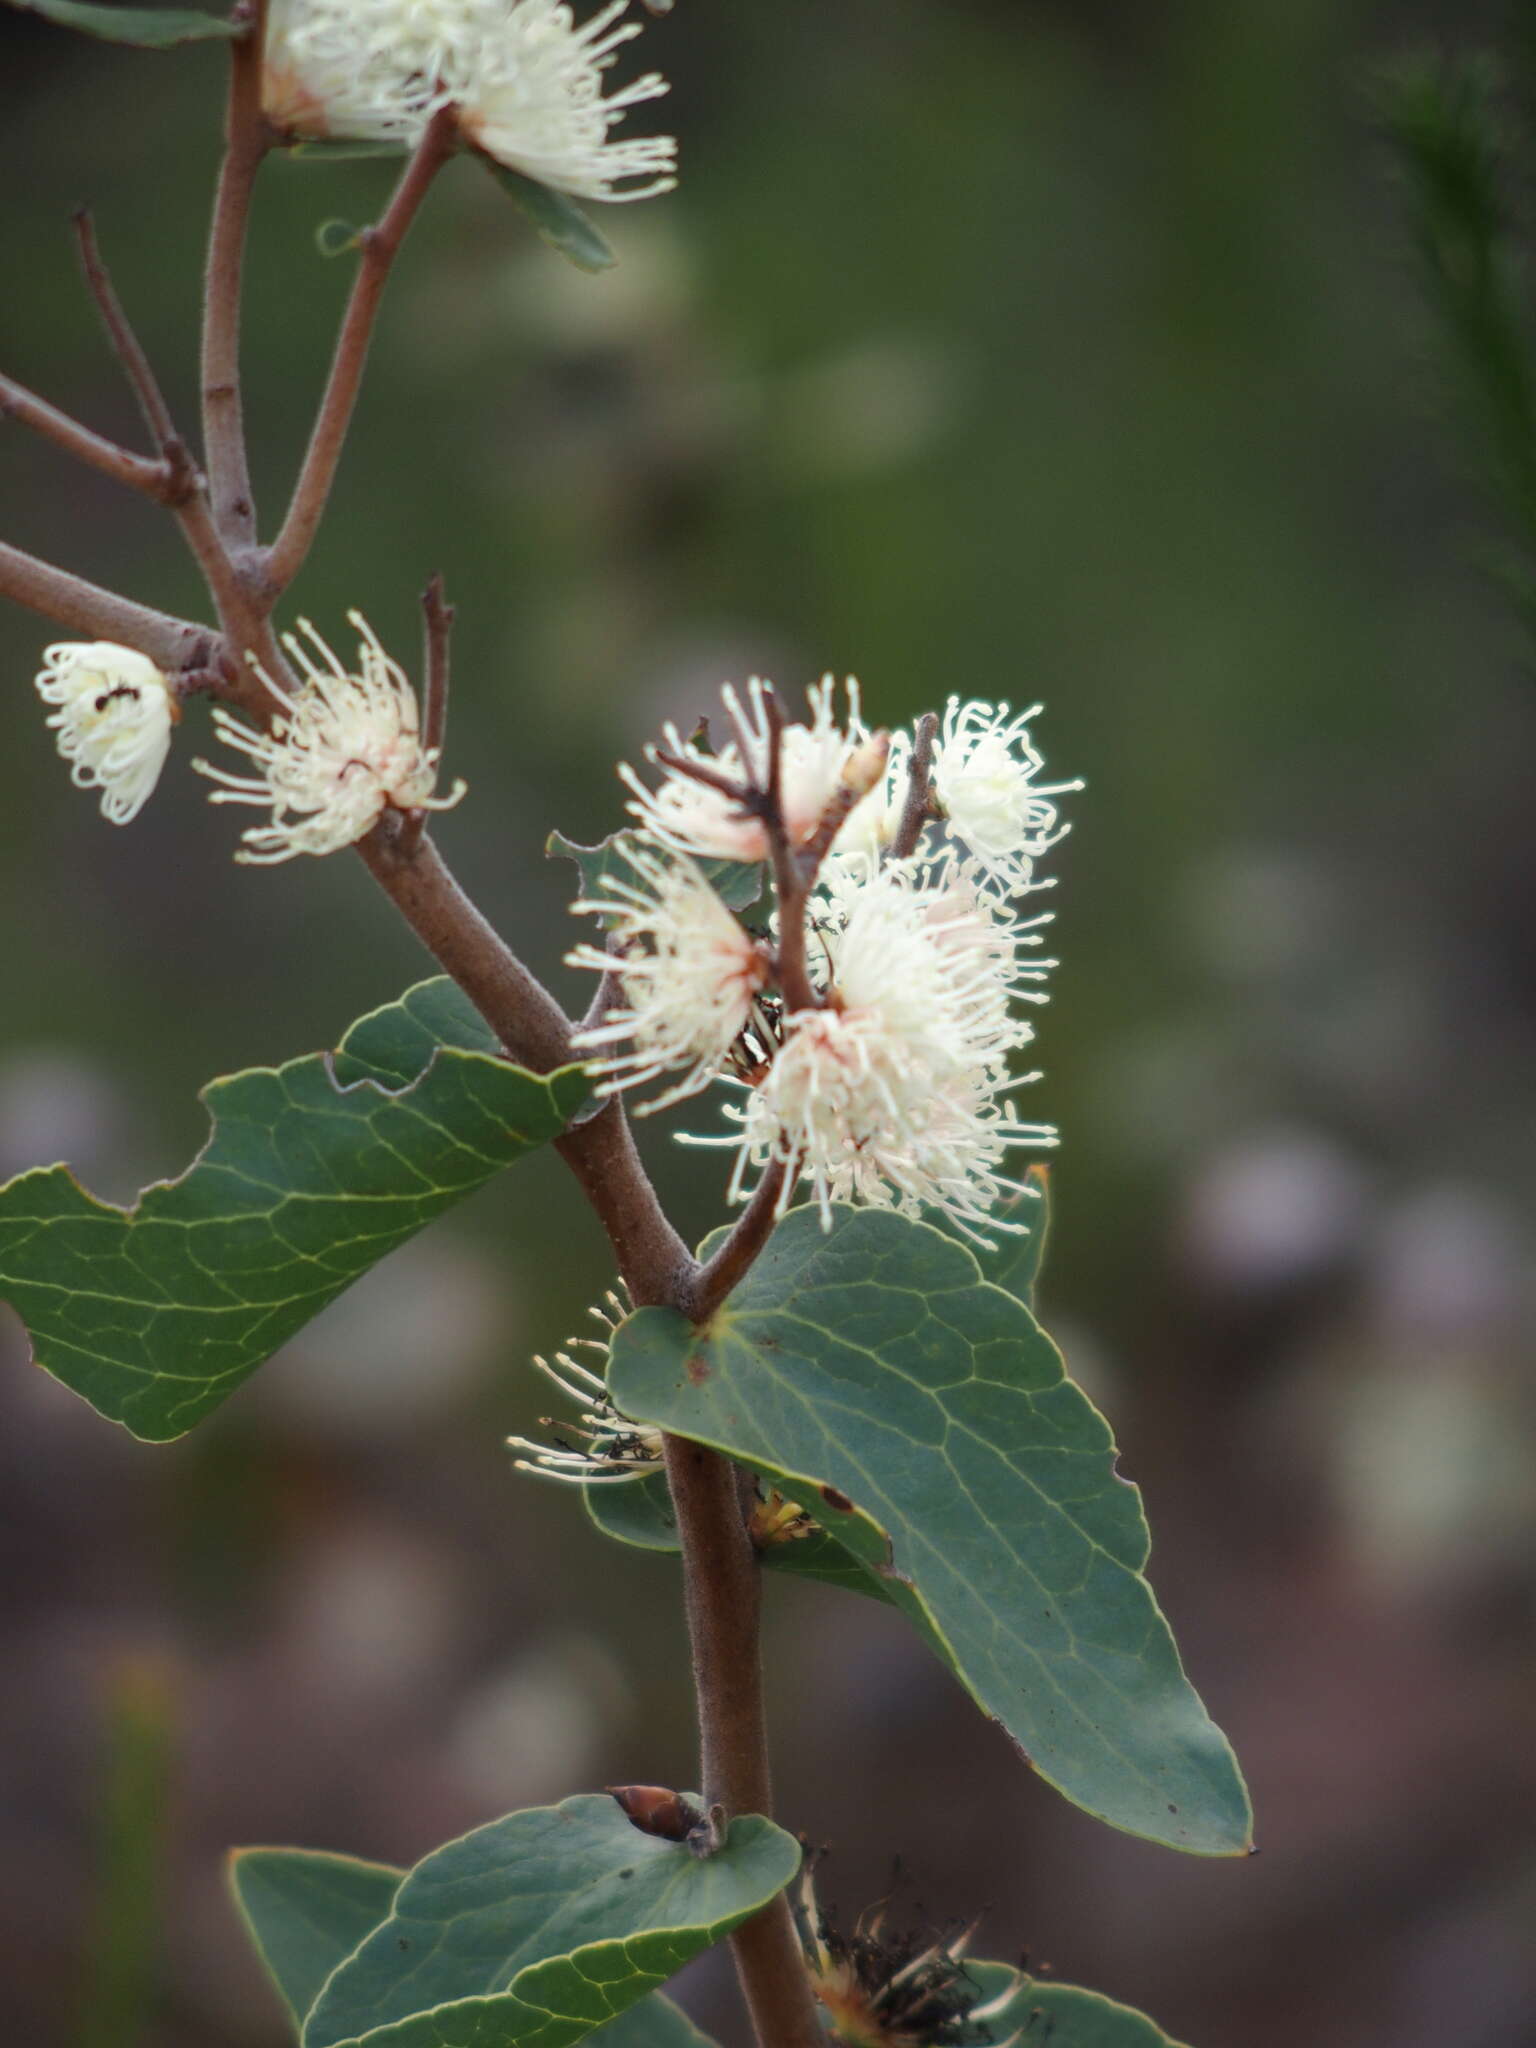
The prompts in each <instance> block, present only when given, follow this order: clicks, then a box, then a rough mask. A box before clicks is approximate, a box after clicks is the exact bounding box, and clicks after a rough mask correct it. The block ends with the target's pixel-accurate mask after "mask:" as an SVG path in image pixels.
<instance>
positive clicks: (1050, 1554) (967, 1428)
mask: <svg viewBox="0 0 1536 2048" xmlns="http://www.w3.org/2000/svg"><path fill="white" fill-rule="evenodd" d="M608 1386H609V1390H610V1393H611V1395H612V1398H613V1400H614V1402H615V1404H616V1405H617V1407H618V1408H619V1410H620V1412H621V1413H623V1414H625V1415H629V1416H634V1417H637V1418H641V1419H643V1420H644V1421H646V1422H648V1423H653V1424H656V1425H659V1426H660V1427H662V1428H664V1429H669V1430H674V1431H676V1432H677V1433H678V1434H680V1435H682V1436H686V1437H691V1438H694V1439H695V1440H697V1441H699V1442H702V1443H708V1444H713V1445H715V1446H716V1447H718V1448H719V1449H721V1450H724V1451H727V1452H728V1453H730V1455H731V1456H733V1457H735V1458H738V1459H740V1460H741V1461H742V1462H743V1463H745V1464H747V1465H749V1466H750V1467H751V1468H752V1469H753V1470H754V1471H756V1472H758V1473H760V1474H761V1475H762V1476H763V1477H765V1478H766V1479H768V1480H769V1482H770V1483H771V1484H773V1485H775V1486H777V1487H778V1488H779V1489H780V1491H781V1492H783V1493H785V1494H786V1495H788V1496H789V1497H790V1498H791V1499H794V1500H798V1501H802V1502H804V1503H805V1504H806V1505H807V1506H808V1507H810V1508H811V1509H812V1511H813V1513H815V1515H816V1517H817V1519H818V1520H819V1521H822V1522H823V1523H825V1524H826V1525H827V1526H829V1527H830V1528H831V1529H832V1530H833V1531H834V1533H835V1534H836V1536H837V1539H838V1541H839V1542H841V1543H842V1544H843V1545H844V1546H845V1547H846V1548H847V1549H848V1550H849V1551H851V1552H852V1553H853V1554H854V1555H855V1556H856V1557H858V1558H859V1559H860V1561H861V1562H862V1563H863V1564H864V1566H865V1568H866V1569H868V1570H870V1571H873V1572H875V1573H877V1574H878V1575H879V1576H880V1577H881V1578H882V1579H883V1580H884V1582H885V1584H886V1586H887V1587H888V1589H889V1591H890V1594H891V1597H892V1599H893V1600H894V1601H895V1603H896V1605H898V1606H899V1607H900V1608H901V1609H902V1610H903V1612H904V1613H906V1614H908V1615H909V1616H910V1617H911V1618H912V1619H913V1620H914V1621H915V1622H916V1623H917V1624H918V1625H919V1627H920V1628H921V1629H922V1630H923V1632H924V1633H925V1634H926V1635H927V1636H928V1638H929V1640H930V1641H931V1642H934V1643H935V1644H936V1645H937V1646H938V1647H940V1649H941V1651H942V1652H943V1653H944V1654H945V1655H946V1656H947V1659H948V1661H950V1663H951V1664H952V1665H953V1667H954V1668H955V1669H956V1670H957V1671H958V1672H959V1673H960V1675H961V1677H962V1678H963V1680H964V1683H965V1684H966V1686H967V1688H968V1689H969V1690H970V1692H971V1693H972V1695H973V1696H974V1697H975V1699H976V1700H977V1701H978V1703H979V1704H980V1705H981V1706H982V1707H983V1708H985V1710H986V1711H987V1712H988V1713H990V1714H992V1715H994V1716H995V1717H996V1718H997V1719H998V1720H999V1721H1000V1722H1001V1723H1002V1724H1003V1726H1004V1727H1005V1728H1006V1729H1007V1730H1008V1731H1009V1733H1010V1734H1011V1735H1013V1737H1014V1738H1015V1740H1016V1741H1017V1742H1018V1743H1019V1744H1020V1745H1021V1747H1023V1749H1024V1750H1025V1752H1026V1754H1027V1755H1028V1756H1029V1757H1030V1759H1031V1761H1032V1762H1033V1763H1034V1766H1035V1768H1036V1769H1037V1770H1038V1771H1039V1772H1040V1774H1041V1776H1042V1777H1044V1778H1046V1779H1048V1780H1049V1781H1050V1782H1051V1783H1052V1784H1054V1785H1056V1786H1057V1787H1058V1789H1059V1790H1061V1791H1062V1792H1064V1793H1065V1794H1066V1796H1067V1797H1068V1798H1069V1799H1072V1800H1074V1801H1075V1802H1076V1803H1077V1804H1078V1805H1080V1806H1082V1807H1084V1808H1086V1809H1087V1811H1089V1812H1090V1813H1095V1814H1097V1815H1099V1816H1100V1817H1101V1818H1102V1819H1104V1820H1107V1821H1109V1822H1110V1823H1111V1824H1112V1825H1114V1826H1116V1827H1120V1828H1124V1829H1126V1830H1127V1831H1128V1832H1130V1833H1132V1834H1139V1835H1144V1836H1146V1837H1148V1838H1149V1839H1150V1840H1153V1841H1158V1842H1165V1843H1167V1844H1168V1845H1169V1846H1170V1847H1173V1848H1178V1849H1188V1850H1192V1851H1195V1852H1197V1853H1199V1854H1203V1855H1240V1854H1243V1853H1244V1852H1245V1851H1246V1850H1247V1849H1248V1848H1249V1811H1248V1800H1247V1794H1246V1792H1245V1790H1244V1787H1243V1782H1242V1778H1241V1775H1240V1773H1239V1771H1238V1768H1237V1764H1236V1760H1235V1759H1234V1757H1233V1755H1232V1752H1231V1750H1230V1749H1229V1747H1228V1746H1227V1743H1226V1741H1225V1739H1224V1737H1223V1736H1222V1735H1221V1733H1220V1732H1219V1730H1218V1729H1217V1728H1216V1727H1215V1726H1214V1725H1213V1723H1212V1722H1211V1720H1210V1718H1209V1716H1208V1715H1207V1714H1206V1711H1205V1709H1204V1707H1203V1706H1202V1705H1201V1703H1200V1700H1199V1698H1198V1697H1197V1695H1196V1694H1195V1692H1194V1690H1193V1688H1192V1687H1191V1686H1190V1684H1189V1681H1188V1680H1187V1679H1186V1678H1185V1676H1184V1672H1183V1670H1182V1668H1181V1667H1180V1664H1179V1659H1178V1652H1177V1651H1176V1650H1175V1648H1174V1644H1173V1638H1172V1636H1171V1635H1170V1633H1169V1630H1168V1626H1167V1623H1166V1622H1165V1620H1164V1619H1163V1616H1162V1613H1161V1611H1160V1610H1159V1608H1158V1605H1157V1602H1156V1600H1155V1598H1154V1597H1153V1593H1152V1589H1151V1587H1150V1586H1149V1585H1148V1584H1147V1582H1146V1580H1145V1578H1143V1577H1142V1568H1143V1566H1144V1565H1145V1563H1146V1560H1147V1552H1148V1549H1149V1544H1150V1539H1149V1537H1148V1534H1147V1525H1146V1522H1145V1520H1144V1518H1143V1516H1142V1512H1141V1498H1140V1495H1139V1494H1138V1492H1137V1490H1136V1488H1135V1487H1133V1486H1130V1485H1128V1484H1127V1483H1126V1482H1124V1481H1123V1480H1121V1479H1120V1478H1119V1477H1118V1475H1117V1474H1116V1471H1115V1449H1114V1444H1113V1441H1112V1439H1111V1436H1110V1432H1109V1427H1108V1425H1107V1424H1106V1422H1105V1421H1104V1419H1103V1417H1102V1416H1101V1415H1099V1413H1098V1412H1097V1410H1096V1409H1095V1408H1094V1407H1093V1405H1092V1403H1091V1402H1090V1401H1089V1400H1088V1399H1087V1397H1086V1396H1085V1395H1084V1394H1083V1393H1082V1392H1081V1390H1080V1389H1079V1388H1077V1387H1075V1386H1074V1385H1073V1384H1072V1382H1071V1381H1070V1380H1069V1379H1068V1378H1067V1377H1066V1373H1065V1370H1064V1368H1063V1366H1062V1362H1061V1357H1060V1354H1059V1353H1058V1352H1057V1350H1056V1347H1055V1346H1054V1345H1053V1344H1052V1343H1051V1341H1050V1339H1049V1338H1048V1337H1047V1336H1046V1335H1045V1333H1044V1332H1043V1331H1042V1330H1041V1329H1040V1326H1039V1325H1038V1323H1036V1321H1035V1319H1034V1317H1033V1316H1032V1315H1031V1314H1030V1312H1029V1310H1028V1309H1027V1308H1026V1307H1025V1306H1024V1304H1023V1303H1022V1302H1020V1301H1018V1300H1017V1299H1016V1298H1015V1297H1014V1296H1012V1295H1010V1294H1008V1293H1006V1292H1005V1291H1004V1290H1003V1289H1002V1288H1000V1287H995V1286H993V1285H991V1284H990V1283H988V1282H985V1281H984V1280H983V1279H982V1277H981V1274H980V1270H979V1268H978V1267H977V1264H976V1260H975V1258H974V1257H973V1256H972V1255H971V1253H970V1252H969V1251H968V1250H967V1249H966V1248H965V1247H964V1246H963V1245H961V1244H958V1243H957V1242H955V1241H954V1240H953V1239H950V1238H948V1237H946V1236H944V1235H943V1234H942V1233H941V1232H939V1231H937V1230H934V1229H933V1228H932V1227H931V1226H930V1225H928V1224H924V1223H914V1222H909V1221H908V1220H907V1219H906V1218H904V1217H901V1216H897V1215H895V1214H893V1213H891V1212H889V1211H883V1210H852V1209H840V1210H835V1211H834V1215H833V1226H832V1229H831V1230H830V1231H829V1232H827V1233H825V1234H824V1233H823V1232H822V1230H821V1228H820V1220H819V1217H818V1215H817V1212H816V1211H815V1209H813V1208H806V1209H799V1210H795V1211H792V1212H791V1213H790V1214H789V1215H788V1216H786V1217H785V1219H784V1221H783V1222H782V1223H781V1224H780V1225H779V1227H778V1229H777V1230H776V1231H775V1232H774V1235H773V1237H772V1238H771V1239H770V1240H769V1243H768V1246H767V1248H766V1249H765V1251H764V1252H763V1254H762V1256H761V1257H760V1258H759V1260H758V1262H757V1264H756V1265H755V1266H754V1267H753V1269H752V1271H751V1272H750V1273H749V1274H748V1276H747V1278H746V1280H745V1281H744V1282H743V1283H742V1285H741V1286H740V1287H739V1288H738V1289H737V1290H736V1292H735V1293H734V1294H733V1295H732V1296H731V1297H730V1299H729V1300H728V1301H727V1302H726V1303H725V1304H724V1306H723V1307H722V1308H721V1309H720V1310H719V1311H718V1312H717V1313H716V1315H715V1316H714V1317H713V1318H712V1320H711V1322H710V1323H709V1325H707V1326H706V1328H705V1329H703V1330H702V1331H696V1330H695V1329H694V1328H693V1327H692V1325H691V1324H689V1323H688V1321H687V1320H686V1319H685V1318H684V1317H683V1316H680V1315H678V1314H677V1313H676V1312H675V1311H673V1310H670V1309H641V1310H640V1311H639V1312H638V1313H637V1314H635V1315H633V1316H631V1317H630V1318H629V1320H628V1321H627V1322H626V1323H624V1324H623V1325H622V1326H621V1327H620V1329H619V1331H618V1332H617V1334H616V1336H615V1338H614V1342H613V1349H612V1355H611V1358H610V1362H609V1368H608Z"/></svg>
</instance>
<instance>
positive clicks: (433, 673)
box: [398, 576, 454, 858]
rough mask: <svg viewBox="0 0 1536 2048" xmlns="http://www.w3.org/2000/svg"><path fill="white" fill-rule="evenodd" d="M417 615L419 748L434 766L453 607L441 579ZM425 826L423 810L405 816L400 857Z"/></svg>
mask: <svg viewBox="0 0 1536 2048" xmlns="http://www.w3.org/2000/svg"><path fill="white" fill-rule="evenodd" d="M421 612H422V625H423V640H424V643H425V645H424V657H423V662H422V668H423V672H424V682H423V686H422V710H421V744H422V748H423V751H424V752H425V753H426V754H427V756H428V758H429V759H430V760H432V761H433V762H434V763H435V762H436V761H437V760H439V759H440V758H441V756H442V751H443V741H444V738H445V736H446V734H447V730H448V659H449V642H450V640H451V639H452V636H453V620H454V610H453V606H452V605H451V604H449V603H448V602H447V600H446V599H445V598H444V596H443V579H442V577H441V576H433V577H432V578H431V579H430V580H429V582H428V584H427V587H426V589H425V590H424V591H423V592H422V593H421ZM426 825H427V812H426V810H425V808H423V809H421V810H415V811H408V812H407V813H406V816H405V822H404V823H403V824H402V825H401V827H400V836H399V842H398V843H399V847H400V851H401V853H402V854H404V855H405V856H406V857H407V858H408V857H409V856H410V855H411V854H413V853H414V852H415V850H416V848H417V847H418V846H419V845H420V844H421V835H422V833H423V832H424V831H425V830H426Z"/></svg>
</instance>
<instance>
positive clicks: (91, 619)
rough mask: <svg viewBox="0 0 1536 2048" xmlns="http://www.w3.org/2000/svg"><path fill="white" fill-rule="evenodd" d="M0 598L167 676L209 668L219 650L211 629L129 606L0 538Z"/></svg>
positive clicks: (127, 601)
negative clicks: (112, 644) (109, 644)
mask: <svg viewBox="0 0 1536 2048" xmlns="http://www.w3.org/2000/svg"><path fill="white" fill-rule="evenodd" d="M0 597H8V598H11V599H13V600H14V601H15V602H16V603H17V604H20V605H25V606H26V608H27V609H28V611H34V612H41V613H42V614H43V616H44V618H48V619H53V620H55V621H56V622H57V623H58V624H59V625H61V626H67V627H69V628H70V630H71V631H72V632H76V633H88V634H90V635H91V637H92V638H93V639H96V640H115V641H116V642H117V643H118V644H119V646H122V647H132V648H135V649H136V650H137V651H138V652H139V653H140V654H146V655H148V657H149V659H150V660H151V661H152V662H153V663H154V664H155V666H156V667H157V668H160V669H163V670H164V671H165V672H166V674H167V675H174V674H175V673H176V672H177V671H178V670H181V669H204V668H211V667H215V666H217V661H218V656H219V653H220V651H221V648H222V642H221V640H220V637H219V635H218V634H217V633H216V632H214V631H213V630H212V628H211V627H208V626H199V625H195V624H194V623H193V622H192V620H190V619H178V618H176V617H175V616H174V615H173V614H172V613H170V612H159V611H155V610H154V609H153V608H152V607H151V606H149V605H147V604H135V603H134V601H133V600H132V598H128V597H119V596H117V594H116V593H115V592H114V591H111V590H103V589H102V588H101V586H100V584H97V583H88V582H87V581H86V579H85V578H84V577H83V576H75V575H73V574H71V572H70V571H69V570H68V569H56V568H55V567H54V566H53V564H52V563H51V562H43V561H39V560H38V558H37V557H36V556H35V555H29V554H26V553H25V552H24V551H23V550H22V549H21V548H13V547H11V546H10V545H9V544H8V543H7V542H5V541H0Z"/></svg>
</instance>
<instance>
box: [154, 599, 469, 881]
mask: <svg viewBox="0 0 1536 2048" xmlns="http://www.w3.org/2000/svg"><path fill="white" fill-rule="evenodd" d="M347 617H348V618H349V619H350V620H351V622H352V624H353V625H354V626H355V627H356V628H357V632H358V636H359V646H358V659H357V670H356V673H355V674H354V673H353V672H351V671H350V670H348V669H347V668H346V667H345V665H344V664H343V663H342V661H341V660H340V658H339V657H338V656H337V655H336V654H334V653H333V652H332V650H331V649H330V648H329V647H328V646H327V645H326V643H325V641H324V640H322V639H321V637H320V635H319V634H318V633H317V632H316V631H315V629H314V627H313V626H312V625H311V624H310V623H309V621H308V619H301V620H300V621H299V626H300V631H301V632H302V633H303V634H304V636H305V637H304V639H302V640H301V639H300V638H299V637H298V636H297V635H296V634H293V633H285V634H284V636H283V644H284V646H285V647H286V648H287V650H288V653H289V655H290V656H291V657H292V659H293V661H294V663H295V665H296V666H297V668H298V669H299V671H300V674H301V675H302V677H303V685H302V687H301V688H300V689H299V691H298V692H297V694H296V695H294V696H292V697H290V696H289V695H288V694H287V693H286V692H285V691H284V690H283V689H282V688H281V687H280V685H279V684H278V683H276V682H275V681H274V680H273V678H272V677H271V676H269V675H268V674H267V673H266V672H265V670H258V671H257V672H258V674H260V676H261V679H262V681H263V682H264V683H265V684H266V686H267V688H268V690H269V691H270V692H271V693H272V695H273V696H274V697H275V698H276V699H277V701H278V703H279V704H280V705H281V706H282V709H281V711H280V712H279V713H278V715H277V716H276V717H275V718H274V719H273V721H272V725H271V729H270V731H268V732H257V731H254V730H253V729H252V728H251V727H250V726H248V725H245V724H243V723H242V722H241V721H240V720H239V719H238V718H236V717H234V716H233V715H232V714H231V713H230V712H228V711H226V710H224V709H223V707H222V706H220V707H219V708H218V709H217V710H215V712H214V714H213V723H214V728H215V730H216V731H217V733H218V735H219V737H220V738H221V739H222V740H224V741H225V742H226V743H227V744H228V745H229V746H232V747H235V748H238V750H239V751H240V752H241V753H242V754H245V755H248V756H249V758H250V759H251V760H252V761H253V762H254V763H255V765H256V768H257V771H258V772H257V773H256V774H255V775H231V774H229V773H228V772H227V770H225V769H223V768H216V767H214V765H213V764H212V762H209V761H194V762H193V763H192V765H193V767H194V768H196V769H197V770H198V772H199V773H200V774H202V775H206V776H208V777H209V778H210V780H211V781H214V782H216V783H218V784H219V785H220V787H219V788H218V789H216V790H214V792H213V794H212V795H211V796H210V798H209V802H210V803H215V804H255V805H257V806H259V807H260V808H261V809H263V810H270V811H271V813H272V818H271V822H270V823H269V824H266V825H253V826H252V827H251V828H250V829H249V831H247V832H244V833H242V834H241V837H242V838H243V839H244V841H245V850H244V851H243V852H240V853H237V854H236V855H235V858H236V860H239V861H247V862H250V863H252V864H255V865H271V864H272V863H273V862H276V861H282V860H292V859H293V858H294V856H295V855H296V854H300V853H314V854H324V853H335V852H337V851H338V850H339V849H340V848H341V847H343V846H351V845H353V844H354V843H355V842H356V841H357V840H359V839H361V838H363V837H364V836H365V835H366V834H367V833H368V832H369V831H371V830H372V828H373V827H374V825H376V824H377V823H378V821H379V819H380V818H381V817H382V816H383V814H384V812H385V811H386V810H387V809H390V808H393V809H395V810H401V811H412V810H422V811H445V810H448V809H450V808H451V807H452V806H453V805H454V804H456V803H457V802H458V800H459V798H460V797H461V796H462V795H463V794H464V788H465V785H464V784H463V782H455V783H454V785H453V787H452V789H451V790H449V792H448V794H447V795H446V796H436V795H434V794H433V792H434V790H435V788H436V786H437V760H438V750H437V748H436V747H429V746H427V745H425V744H424V742H423V740H422V735H421V723H420V714H419V712H418V710H417V705H416V693H415V691H414V690H413V689H412V688H411V684H410V680H409V678H408V677H407V676H406V674H405V672H404V670H403V669H401V668H400V666H399V664H398V663H396V662H394V661H391V660H390V658H389V656H388V655H387V654H386V653H385V652H384V649H383V648H382V647H381V646H380V645H379V642H378V638H377V636H376V635H375V633H374V631H373V629H372V627H371V626H370V625H369V624H368V622H367V620H366V619H365V618H363V616H362V614H361V613H360V612H349V613H348V614H347Z"/></svg>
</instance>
